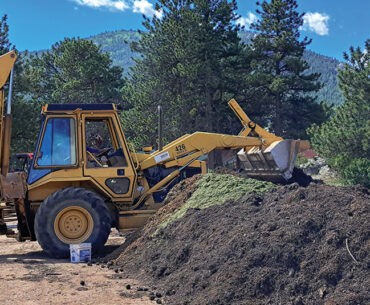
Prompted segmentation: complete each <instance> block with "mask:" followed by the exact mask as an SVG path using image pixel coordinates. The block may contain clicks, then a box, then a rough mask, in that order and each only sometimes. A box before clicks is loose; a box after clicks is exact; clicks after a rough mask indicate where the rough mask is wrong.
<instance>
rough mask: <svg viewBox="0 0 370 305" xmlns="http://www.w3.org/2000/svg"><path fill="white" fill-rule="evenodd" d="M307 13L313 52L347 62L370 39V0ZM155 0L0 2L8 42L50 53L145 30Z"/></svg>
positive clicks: (250, 8)
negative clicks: (68, 44)
mask: <svg viewBox="0 0 370 305" xmlns="http://www.w3.org/2000/svg"><path fill="white" fill-rule="evenodd" d="M255 2H256V1H255V0H237V3H238V11H237V13H238V14H239V15H240V16H241V18H240V19H239V21H238V22H240V23H241V24H242V25H245V27H246V28H248V26H249V25H250V23H251V22H253V21H256V20H257V19H258V14H257V13H256V11H255V10H256V8H257V7H256V4H255ZM297 2H298V6H299V7H298V11H299V12H305V16H304V25H303V27H302V29H301V35H302V37H304V36H307V37H309V38H312V43H311V44H310V45H309V46H308V49H310V50H312V51H315V52H317V53H320V54H323V55H326V56H329V57H333V58H337V59H338V60H342V59H343V52H344V51H348V49H349V47H350V46H351V45H353V46H355V47H357V46H360V47H361V48H364V42H365V40H366V39H370V18H369V16H370V0H351V1H349V0H298V1H297ZM155 3H156V0H0V16H3V15H4V14H7V15H8V25H9V28H10V30H9V32H10V33H9V38H10V41H11V42H12V43H13V44H14V45H15V46H16V47H17V49H18V50H20V51H23V50H29V51H34V50H43V49H50V48H51V46H52V44H54V43H55V42H57V41H60V40H63V39H64V38H65V37H69V38H71V37H81V38H86V37H89V36H93V35H96V34H100V33H102V32H106V31H115V30H137V29H143V27H142V24H141V23H142V21H143V17H142V15H143V14H144V15H146V16H148V17H150V16H153V14H156V15H157V16H158V17H160V16H161V13H160V12H158V11H155V9H154V7H155V6H154V5H155Z"/></svg>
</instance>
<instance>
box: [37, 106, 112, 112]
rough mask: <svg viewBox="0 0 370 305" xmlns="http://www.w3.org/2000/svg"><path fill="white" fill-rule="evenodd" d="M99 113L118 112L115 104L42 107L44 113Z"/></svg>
mask: <svg viewBox="0 0 370 305" xmlns="http://www.w3.org/2000/svg"><path fill="white" fill-rule="evenodd" d="M77 109H79V110H81V111H84V110H85V111H98V110H103V111H104V110H105V111H106V110H117V107H116V105H115V104H46V105H45V106H44V107H42V110H43V112H56V111H61V112H67V111H68V112H70V111H76V110H77Z"/></svg>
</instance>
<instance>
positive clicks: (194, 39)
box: [123, 0, 242, 145]
mask: <svg viewBox="0 0 370 305" xmlns="http://www.w3.org/2000/svg"><path fill="white" fill-rule="evenodd" d="M157 8H158V9H160V10H162V12H163V16H162V18H161V19H158V18H156V17H154V18H153V19H151V20H149V19H147V18H146V19H145V20H144V23H143V24H144V26H145V28H146V29H147V31H146V32H142V33H141V39H140V40H139V42H138V43H134V44H133V50H134V51H136V52H140V53H141V56H142V57H141V58H140V59H138V60H136V65H135V66H134V67H133V68H132V72H131V79H130V80H129V81H128V82H127V85H126V87H125V88H124V99H125V100H127V101H129V102H130V104H131V105H132V107H133V108H132V109H131V110H130V111H128V112H126V113H123V123H124V125H125V126H129V130H128V135H129V136H130V137H131V139H133V138H135V139H136V143H137V144H140V145H142V144H145V142H153V141H154V140H155V129H154V128H153V125H154V126H155V125H156V113H155V111H156V107H157V105H162V107H163V108H164V112H165V121H166V124H165V134H166V137H167V140H172V139H174V138H176V137H178V136H180V135H182V134H184V133H186V132H193V131H195V130H207V131H223V130H225V129H227V126H228V125H227V124H226V123H227V122H226V121H227V120H225V112H227V111H228V110H227V105H226V103H225V101H226V100H227V98H228V97H229V96H228V95H230V92H232V91H233V90H234V89H235V88H234V87H235V86H234V85H233V83H234V82H235V79H236V76H237V73H236V69H235V65H234V64H235V63H236V62H237V59H238V56H240V54H241V51H242V45H241V43H240V39H239V37H238V30H239V26H238V25H235V23H234V21H236V20H237V18H238V17H237V15H236V13H235V10H236V1H234V0H233V1H228V0H184V1H175V0H161V1H159V5H158V7H157ZM138 118H140V119H143V120H144V122H145V124H146V127H144V125H145V124H144V123H141V122H140V125H141V126H138V123H137V121H138Z"/></svg>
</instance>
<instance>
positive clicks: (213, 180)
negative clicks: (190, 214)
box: [158, 173, 276, 229]
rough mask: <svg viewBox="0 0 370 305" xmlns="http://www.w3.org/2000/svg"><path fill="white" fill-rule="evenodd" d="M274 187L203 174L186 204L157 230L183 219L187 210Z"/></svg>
mask: <svg viewBox="0 0 370 305" xmlns="http://www.w3.org/2000/svg"><path fill="white" fill-rule="evenodd" d="M275 186H276V185H275V184H273V183H271V182H266V181H259V180H255V179H251V178H239V177H236V176H233V175H229V174H212V173H209V174H205V175H204V176H203V177H202V178H200V179H199V181H198V182H197V185H196V190H195V192H194V193H193V194H192V195H191V197H190V198H189V199H188V200H187V201H186V203H185V204H184V205H183V206H182V207H181V208H180V209H179V210H177V211H175V212H174V214H173V215H171V216H170V217H169V218H167V219H166V220H165V221H164V222H162V223H161V224H160V225H159V227H158V229H160V228H165V227H166V226H167V225H168V224H170V223H171V222H173V221H175V220H176V219H179V218H181V217H183V216H184V215H185V213H186V211H187V210H188V209H192V208H193V209H194V208H198V209H205V208H208V207H210V206H212V205H220V204H223V203H225V202H227V201H229V200H238V199H239V198H241V197H243V196H244V195H246V194H248V193H251V192H256V193H264V192H267V191H269V190H270V189H272V188H274V187H275Z"/></svg>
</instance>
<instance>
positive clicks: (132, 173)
mask: <svg viewBox="0 0 370 305" xmlns="http://www.w3.org/2000/svg"><path fill="white" fill-rule="evenodd" d="M88 119H91V120H97V121H103V120H107V121H108V124H107V128H108V132H109V134H110V137H111V143H112V145H118V147H113V148H115V149H118V148H121V149H122V152H123V154H124V157H125V160H126V165H125V166H118V167H88V166H87V165H88V162H87V152H86V147H87V145H86V128H85V127H86V120H88ZM81 126H82V130H81V133H82V137H81V140H82V141H81V142H82V143H81V144H82V149H81V150H82V159H83V160H85V162H83V175H84V176H85V177H89V178H91V179H92V180H93V181H94V183H95V184H96V185H97V186H98V187H99V188H100V189H102V190H104V191H105V193H107V194H109V196H110V197H111V198H112V201H130V202H132V201H133V196H134V194H135V189H136V184H137V173H136V170H135V167H134V166H133V162H132V159H131V156H130V153H129V150H128V147H127V144H126V141H125V139H124V137H123V135H122V131H121V128H120V123H119V120H118V117H117V115H116V114H114V113H99V114H97V113H96V114H91V113H82V114H81ZM120 178H127V179H128V180H129V186H128V191H127V192H126V193H124V194H117V193H115V192H114V191H113V190H112V189H111V188H109V187H108V185H107V180H108V179H120ZM113 181H114V180H113Z"/></svg>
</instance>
